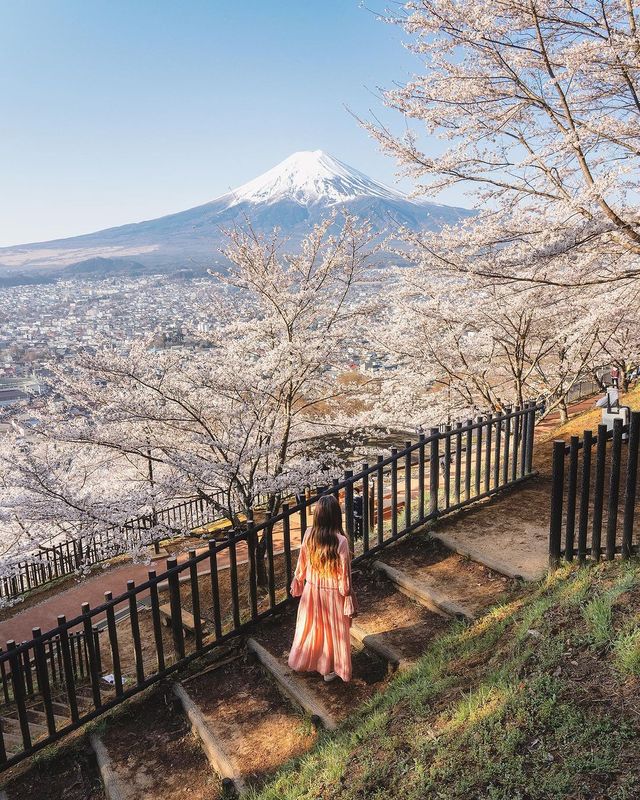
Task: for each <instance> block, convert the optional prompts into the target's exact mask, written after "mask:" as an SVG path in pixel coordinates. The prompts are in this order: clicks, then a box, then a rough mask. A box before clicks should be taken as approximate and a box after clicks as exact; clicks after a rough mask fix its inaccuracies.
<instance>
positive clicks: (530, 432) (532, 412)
mask: <svg viewBox="0 0 640 800" xmlns="http://www.w3.org/2000/svg"><path fill="white" fill-rule="evenodd" d="M535 426H536V404H535V403H529V424H528V426H527V475H531V473H532V472H533V443H534V441H535V440H534V431H535Z"/></svg>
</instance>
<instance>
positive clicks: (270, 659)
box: [247, 637, 338, 731]
mask: <svg viewBox="0 0 640 800" xmlns="http://www.w3.org/2000/svg"><path fill="white" fill-rule="evenodd" d="M247 648H248V650H250V651H251V652H252V653H254V654H255V655H256V657H257V658H258V660H259V661H260V663H261V664H262V665H263V666H264V667H266V669H267V670H268V671H269V672H270V673H271V675H272V676H273V677H274V679H275V680H276V681H277V682H278V683H279V684H280V686H281V688H282V690H283V691H284V693H285V694H286V695H287V697H289V698H290V699H291V700H292V701H293V702H294V703H295V704H296V705H297V706H299V707H300V708H302V710H303V711H305V712H306V713H308V714H311V715H312V716H316V717H318V719H319V720H320V722H322V725H323V727H324V728H326V729H327V730H328V731H333V730H335V729H336V728H337V727H338V723H337V722H336V720H335V719H334V717H333V715H332V714H331V712H330V711H329V709H328V708H327V707H326V706H325V705H324V703H322V701H321V700H320V699H319V698H318V697H316V696H314V694H313V693H312V692H310V691H308V690H307V688H306V687H304V686H301V685H300V684H299V682H298V681H297V680H295V679H292V678H291V677H289V675H287V674H286V670H285V669H284V668H283V667H282V665H281V664H280V663H279V662H278V659H277V658H276V657H275V656H273V655H272V654H271V653H270V652H269V651H268V650H267V649H266V648H265V647H263V646H262V645H261V644H260V643H259V642H257V641H256V640H255V639H253V638H251V637H249V638H248V639H247Z"/></svg>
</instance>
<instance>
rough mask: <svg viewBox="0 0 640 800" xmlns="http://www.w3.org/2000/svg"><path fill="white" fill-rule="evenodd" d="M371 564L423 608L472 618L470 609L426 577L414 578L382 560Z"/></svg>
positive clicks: (452, 615)
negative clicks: (444, 592) (432, 583)
mask: <svg viewBox="0 0 640 800" xmlns="http://www.w3.org/2000/svg"><path fill="white" fill-rule="evenodd" d="M373 566H374V568H375V569H377V570H378V571H379V572H381V573H383V575H385V576H386V577H387V578H388V579H389V580H390V581H392V582H393V583H394V584H395V585H396V586H397V587H398V590H399V591H400V592H402V594H404V595H406V596H407V597H409V598H411V600H415V601H416V602H417V603H420V604H422V605H423V606H425V608H428V609H430V610H431V611H433V612H436V613H437V612H439V611H440V612H443V613H444V614H446V615H448V616H450V617H457V618H458V619H468V620H472V619H473V618H474V615H473V612H472V611H471V609H469V608H467V607H466V606H462V605H460V604H459V603H457V602H456V601H455V600H453V599H452V598H451V597H449V596H448V595H446V594H443V593H442V592H441V591H440V590H439V589H438V588H436V587H435V586H433V585H431V584H430V583H429V580H428V578H423V579H421V580H415V578H413V577H412V576H411V575H408V574H407V573H406V572H401V571H400V570H399V569H395V568H394V567H390V566H389V565H388V564H385V563H384V562H383V561H374V563H373Z"/></svg>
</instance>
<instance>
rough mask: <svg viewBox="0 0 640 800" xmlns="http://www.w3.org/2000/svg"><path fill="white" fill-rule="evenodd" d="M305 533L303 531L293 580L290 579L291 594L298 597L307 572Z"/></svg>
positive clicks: (302, 588)
mask: <svg viewBox="0 0 640 800" xmlns="http://www.w3.org/2000/svg"><path fill="white" fill-rule="evenodd" d="M306 539H307V534H306V533H305V535H304V537H303V539H302V543H301V545H300V552H299V554H298V563H297V564H296V569H295V572H294V573H293V580H292V581H291V594H292V596H293V597H300V595H301V594H302V592H303V590H304V579H305V576H306V574H307V542H306Z"/></svg>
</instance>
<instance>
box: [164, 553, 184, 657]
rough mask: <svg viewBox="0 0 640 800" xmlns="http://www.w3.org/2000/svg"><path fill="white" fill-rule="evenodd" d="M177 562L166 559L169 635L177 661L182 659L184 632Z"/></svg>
mask: <svg viewBox="0 0 640 800" xmlns="http://www.w3.org/2000/svg"><path fill="white" fill-rule="evenodd" d="M177 566H178V560H177V559H176V558H168V559H167V570H169V571H170V572H169V575H168V579H169V604H170V607H171V635H172V636H173V647H174V649H175V651H176V655H177V657H178V661H179V660H180V659H181V658H184V652H185V651H184V631H183V629H182V607H181V603H180V577H179V576H178V573H177V571H176V567H177Z"/></svg>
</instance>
